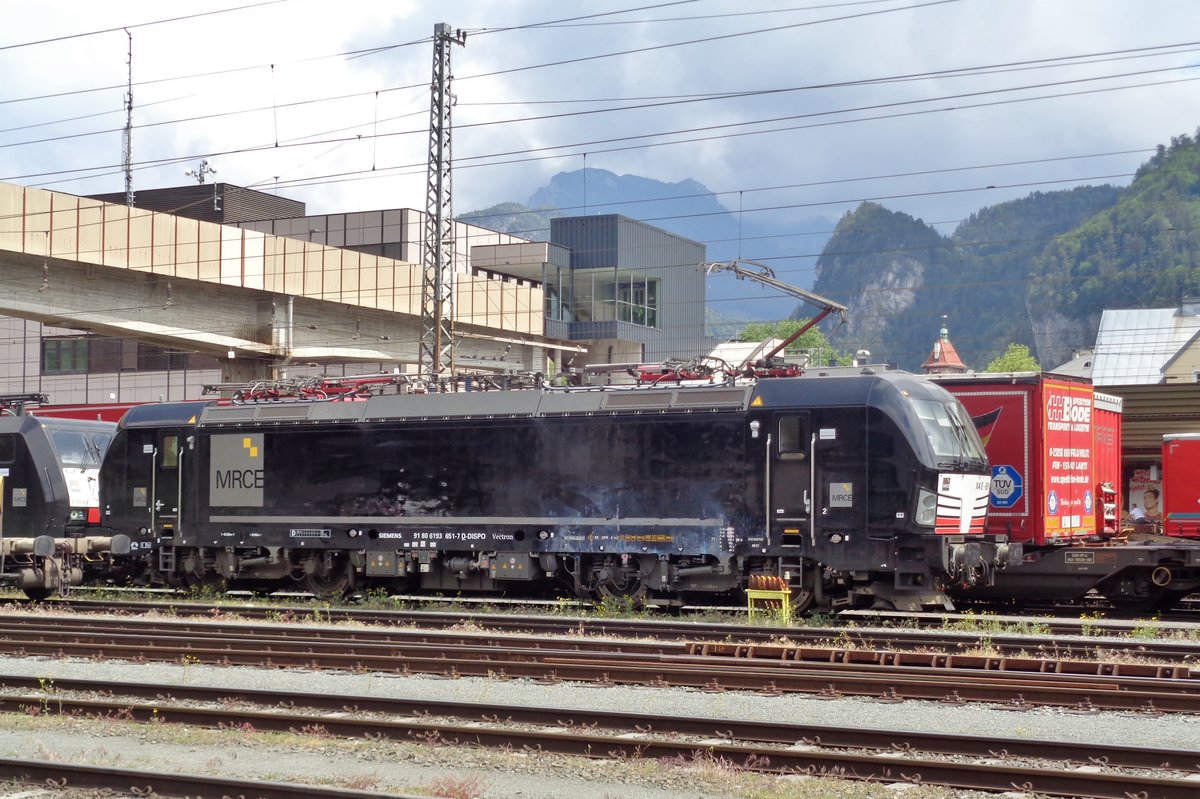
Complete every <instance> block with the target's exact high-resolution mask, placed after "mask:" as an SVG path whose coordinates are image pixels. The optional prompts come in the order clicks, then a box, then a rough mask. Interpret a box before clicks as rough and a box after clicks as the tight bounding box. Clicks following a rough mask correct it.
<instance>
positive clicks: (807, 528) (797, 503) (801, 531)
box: [767, 411, 814, 547]
mask: <svg viewBox="0 0 1200 799" xmlns="http://www.w3.org/2000/svg"><path fill="white" fill-rule="evenodd" d="M769 444H770V446H769V447H768V450H769V451H768V453H767V468H768V474H769V476H768V480H767V514H768V516H769V519H770V521H769V527H770V541H771V543H773V544H779V545H782V546H785V547H799V546H802V545H803V544H804V542H805V541H806V540H807V539H808V536H809V534H810V533H811V525H812V508H813V502H814V499H813V473H812V469H813V464H812V449H813V442H812V419H811V417H810V416H809V414H807V413H803V412H796V411H789V412H786V413H777V414H775V416H774V419H773V421H772V425H771V437H770V439H769Z"/></svg>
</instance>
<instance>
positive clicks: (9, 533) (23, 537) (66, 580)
mask: <svg viewBox="0 0 1200 799" xmlns="http://www.w3.org/2000/svg"><path fill="white" fill-rule="evenodd" d="M115 432H116V425H115V424H112V423H110V422H94V421H82V420H79V419H70V418H55V417H38V416H29V415H24V414H22V415H15V414H5V415H0V582H3V583H7V584H10V585H15V586H16V587H17V588H19V589H21V590H22V591H24V592H25V593H26V594H27V595H28V596H30V597H31V598H37V599H40V598H44V597H46V596H49V595H50V594H51V593H55V592H65V591H66V590H67V589H68V588H69V587H70V586H73V585H78V584H80V583H81V582H83V581H84V580H85V576H86V575H85V573H86V572H88V571H91V570H93V569H94V570H98V571H101V572H107V571H109V570H110V569H111V566H112V554H113V553H114V552H115V553H116V554H119V555H123V554H127V553H128V551H129V549H128V543H129V542H128V540H127V539H125V538H124V537H123V536H117V537H116V539H115V540H114V539H113V538H111V537H109V536H97V535H91V534H89V533H90V532H91V528H89V527H88V523H89V522H91V523H93V524H94V523H96V522H98V521H99V516H100V507H99V477H100V474H99V473H100V463H101V459H102V458H103V456H104V452H105V450H106V449H107V448H108V444H109V442H110V441H111V440H112V437H113V435H114V433H115Z"/></svg>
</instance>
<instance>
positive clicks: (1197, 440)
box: [1162, 433, 1200, 538]
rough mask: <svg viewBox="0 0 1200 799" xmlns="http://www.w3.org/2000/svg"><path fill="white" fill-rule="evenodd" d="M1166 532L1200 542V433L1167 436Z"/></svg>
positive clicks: (1163, 483) (1164, 519)
mask: <svg viewBox="0 0 1200 799" xmlns="http://www.w3.org/2000/svg"><path fill="white" fill-rule="evenodd" d="M1162 455H1163V460H1162V462H1163V480H1162V488H1163V496H1162V508H1163V532H1164V533H1165V534H1167V535H1178V536H1187V537H1189V538H1200V433H1174V434H1170V435H1165V436H1163V453H1162Z"/></svg>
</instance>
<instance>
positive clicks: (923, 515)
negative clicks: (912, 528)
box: [913, 488, 937, 527]
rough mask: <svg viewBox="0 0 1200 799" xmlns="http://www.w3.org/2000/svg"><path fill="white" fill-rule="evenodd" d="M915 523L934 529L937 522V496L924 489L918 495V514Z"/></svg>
mask: <svg viewBox="0 0 1200 799" xmlns="http://www.w3.org/2000/svg"><path fill="white" fill-rule="evenodd" d="M913 521H914V522H916V523H917V524H919V525H921V526H922V527H933V525H934V523H935V522H936V521H937V494H935V493H933V492H932V491H930V490H929V489H927V488H922V489H921V491H920V493H919V494H917V513H916V515H915V516H914V517H913Z"/></svg>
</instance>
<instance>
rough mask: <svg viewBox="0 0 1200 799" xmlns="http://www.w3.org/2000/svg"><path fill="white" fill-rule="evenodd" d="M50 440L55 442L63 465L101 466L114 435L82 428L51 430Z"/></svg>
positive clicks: (59, 459) (55, 447)
mask: <svg viewBox="0 0 1200 799" xmlns="http://www.w3.org/2000/svg"><path fill="white" fill-rule="evenodd" d="M50 440H51V441H53V442H54V449H55V450H56V451H57V452H58V461H59V463H61V464H62V465H63V466H99V465H100V461H102V460H104V451H105V450H107V449H108V444H109V442H110V441H112V436H111V435H110V434H108V433H92V432H83V431H80V430H51V431H50Z"/></svg>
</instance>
